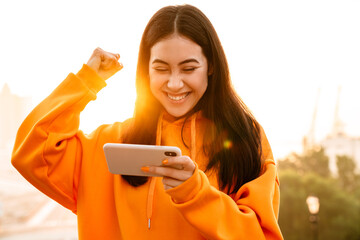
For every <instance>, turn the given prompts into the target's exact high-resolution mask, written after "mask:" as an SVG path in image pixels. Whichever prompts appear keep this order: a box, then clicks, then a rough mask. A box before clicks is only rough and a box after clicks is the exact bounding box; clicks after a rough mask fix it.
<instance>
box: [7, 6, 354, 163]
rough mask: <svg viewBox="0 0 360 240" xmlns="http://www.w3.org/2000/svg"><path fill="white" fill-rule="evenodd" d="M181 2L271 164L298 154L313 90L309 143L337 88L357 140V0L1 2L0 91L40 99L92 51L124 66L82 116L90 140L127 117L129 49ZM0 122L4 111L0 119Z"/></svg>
mask: <svg viewBox="0 0 360 240" xmlns="http://www.w3.org/2000/svg"><path fill="white" fill-rule="evenodd" d="M182 3H190V4H192V5H195V6H197V7H199V8H200V9H201V10H202V11H203V12H204V13H205V14H206V15H207V16H208V17H209V19H210V20H211V21H212V23H213V25H214V26H215V28H216V30H217V32H218V34H219V37H220V40H221V41H222V44H223V46H224V49H225V53H226V54H227V57H228V61H229V64H230V71H231V75H232V80H233V84H234V86H235V88H236V90H237V92H238V93H239V95H240V96H241V97H242V98H243V100H244V101H245V103H246V104H247V105H248V106H249V107H250V109H251V110H252V111H253V113H254V115H255V116H256V117H257V119H258V120H259V122H260V123H261V124H262V125H263V127H264V129H265V132H266V133H267V135H268V138H269V140H270V143H271V145H272V147H273V151H274V153H275V157H283V156H284V155H286V154H287V153H289V152H291V151H301V140H302V137H303V136H304V135H305V134H306V133H307V132H308V131H309V128H310V125H311V119H312V115H313V111H314V107H315V102H316V96H317V92H318V89H320V95H319V105H318V113H317V119H316V127H315V133H316V139H317V140H321V139H322V138H324V137H325V136H326V135H327V134H328V133H329V132H330V131H331V126H332V123H333V119H334V109H335V104H336V97H337V89H338V86H340V85H341V86H342V88H341V96H340V117H341V119H342V120H343V121H344V122H345V124H346V128H345V130H346V132H347V133H348V134H349V135H351V136H360V124H359V122H360V104H359V103H360V94H359V90H360V88H359V87H360V83H359V82H360V44H359V43H360V14H359V13H360V1H356V0H352V1H349V0H338V1H334V0H326V1H318V0H302V1H289V0H279V1H269V0H257V1H255V0H254V1H212V0H207V1H201V0H199V1H188V2H185V1H170V0H168V1H160V0H152V1H147V0H141V1H119V0H118V1H115V0H102V1H100V0H99V1H90V0H86V1H82V0H81V1H80V0H77V1H74V0H62V1H48V0H32V1H28V0H7V1H6V0H5V1H0V34H1V38H0V56H1V57H0V70H1V78H0V88H2V86H3V85H4V84H5V83H8V85H9V86H10V89H11V91H12V92H13V93H15V94H18V95H20V96H32V98H33V104H37V103H39V102H40V101H41V100H42V99H43V98H44V97H46V96H47V95H48V94H49V93H50V92H51V91H52V90H53V89H54V88H55V87H56V86H57V85H58V84H59V83H60V82H61V81H62V80H63V79H64V78H65V77H66V76H67V74H68V73H69V72H75V73H76V72H77V71H78V70H79V69H80V68H81V65H82V64H83V63H85V62H86V61H87V60H88V58H89V57H90V55H91V53H92V51H93V49H94V48H96V47H98V46H99V47H101V48H103V49H104V50H107V51H112V52H118V53H120V54H121V61H122V62H123V64H124V66H125V68H124V69H123V70H122V71H121V72H120V73H118V74H117V75H115V76H114V77H113V78H112V79H110V80H108V87H106V88H105V89H103V90H102V91H101V92H100V93H99V95H98V99H97V100H96V101H94V102H91V103H90V104H89V105H88V106H87V108H86V109H85V110H84V112H83V113H82V115H81V126H80V127H81V128H82V129H83V130H84V131H85V132H91V131H92V130H94V129H95V128H96V127H97V126H98V125H100V124H102V123H112V122H114V121H123V120H124V119H126V118H128V117H131V116H132V111H133V106H134V100H135V89H134V78H135V77H134V76H135V67H136V61H137V53H138V45H139V42H140V38H141V35H142V31H143V30H144V28H145V25H146V23H147V21H148V20H149V19H150V17H151V16H152V15H153V14H154V13H155V11H157V10H158V9H159V8H161V7H163V6H166V5H169V4H182ZM2 114H3V113H2Z"/></svg>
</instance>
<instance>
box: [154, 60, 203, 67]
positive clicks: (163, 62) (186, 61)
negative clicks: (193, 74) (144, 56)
mask: <svg viewBox="0 0 360 240" xmlns="http://www.w3.org/2000/svg"><path fill="white" fill-rule="evenodd" d="M191 62H194V63H199V61H198V60H196V59H195V58H189V59H186V60H184V61H182V62H180V63H179V64H178V65H179V66H180V65H182V64H185V63H191ZM154 63H162V64H166V65H169V64H168V63H167V62H165V61H163V60H161V59H158V58H156V59H154V61H152V64H154Z"/></svg>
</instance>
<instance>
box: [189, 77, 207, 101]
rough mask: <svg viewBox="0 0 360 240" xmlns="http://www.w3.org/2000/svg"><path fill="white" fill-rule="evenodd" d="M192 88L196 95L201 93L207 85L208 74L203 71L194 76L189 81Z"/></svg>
mask: <svg viewBox="0 0 360 240" xmlns="http://www.w3.org/2000/svg"><path fill="white" fill-rule="evenodd" d="M191 83H192V88H193V89H196V91H197V93H198V95H201V96H202V95H203V94H204V93H205V91H206V89H207V86H208V75H207V74H206V72H203V73H201V74H199V75H198V76H196V78H195V79H194V80H193V81H192V82H191Z"/></svg>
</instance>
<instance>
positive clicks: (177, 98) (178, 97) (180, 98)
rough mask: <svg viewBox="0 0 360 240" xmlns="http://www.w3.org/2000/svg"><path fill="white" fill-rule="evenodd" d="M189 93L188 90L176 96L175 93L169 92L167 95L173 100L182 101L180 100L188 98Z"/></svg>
mask: <svg viewBox="0 0 360 240" xmlns="http://www.w3.org/2000/svg"><path fill="white" fill-rule="evenodd" d="M189 94H190V93H189V92H187V93H184V94H182V95H177V96H174V95H170V94H169V93H168V94H167V96H168V97H169V98H170V99H171V100H173V101H180V100H182V99H184V98H186V97H187V96H188V95H189Z"/></svg>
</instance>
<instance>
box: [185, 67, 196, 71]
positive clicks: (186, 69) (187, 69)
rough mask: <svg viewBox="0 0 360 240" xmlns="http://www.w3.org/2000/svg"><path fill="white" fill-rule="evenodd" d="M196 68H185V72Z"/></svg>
mask: <svg viewBox="0 0 360 240" xmlns="http://www.w3.org/2000/svg"><path fill="white" fill-rule="evenodd" d="M195 69H196V68H185V69H184V70H183V71H184V72H192V71H194V70H195Z"/></svg>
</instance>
